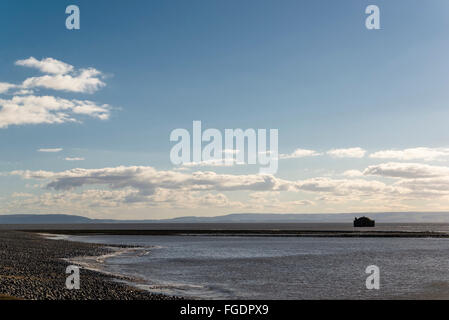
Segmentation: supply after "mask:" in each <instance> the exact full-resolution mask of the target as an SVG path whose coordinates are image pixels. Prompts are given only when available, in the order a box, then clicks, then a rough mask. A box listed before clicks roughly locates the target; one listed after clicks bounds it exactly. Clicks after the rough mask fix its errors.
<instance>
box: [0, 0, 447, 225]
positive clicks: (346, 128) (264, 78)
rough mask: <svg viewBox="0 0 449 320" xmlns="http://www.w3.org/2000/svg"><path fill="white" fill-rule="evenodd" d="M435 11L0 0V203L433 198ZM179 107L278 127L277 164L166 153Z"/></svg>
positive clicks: (69, 205) (442, 1) (433, 203)
mask: <svg viewBox="0 0 449 320" xmlns="http://www.w3.org/2000/svg"><path fill="white" fill-rule="evenodd" d="M373 4H374V5H377V6H378V7H379V9H380V29H379V30H368V29H367V28H366V27H365V19H366V18H367V17H368V15H367V14H366V13H365V8H366V7H367V6H368V5H373ZM69 5H77V6H78V7H79V9H80V29H79V30H68V29H67V28H66V18H67V17H68V16H69V15H68V14H66V13H65V11H66V7H67V6H69ZM448 27H449V3H448V2H447V1H446V0H430V1H427V2H426V4H425V5H424V4H423V2H422V1H416V0H397V1H384V0H371V1H364V0H342V1H331V0H315V1H311V0H307V1H305V0H301V1H300V0H283V1H282V2H280V1H274V0H257V1H256V0H238V1H237V0H227V1H218V0H209V1H206V0H201V1H200V0H189V1H185V0H173V1H162V0H161V1H156V0H151V1H143V0H142V1H140V0H133V1H127V2H125V1H113V0H108V1H103V0H96V1H75V0H73V1H60V0H54V1H40V2H37V1H32V0H29V1H26V0H15V1H12V0H5V1H2V2H1V3H0V38H1V39H2V41H1V44H0V150H2V152H1V153H0V214H13V213H36V214H38V213H66V214H79V215H84V216H88V217H92V218H115V219H157V218H172V217H177V216H186V215H197V216H214V215H221V214H228V213H237V212H238V213H243V212H244V213H251V212H254V213H261V212H267V213H268V212H269V213H316V214H319V213H336V212H381V211H449V143H448V141H449V130H448V129H447V120H448V119H449V109H448V107H447V105H448V100H449V99H448V98H449V90H448V88H449V77H448V74H449V60H448V59H447V53H448V51H449V38H448V37H447V30H448ZM193 121H201V123H202V127H203V130H205V129H207V128H214V129H217V130H219V131H220V132H223V135H224V132H225V130H226V129H236V128H242V129H244V130H245V129H254V130H258V129H266V130H270V129H276V130H278V153H279V162H278V170H277V171H276V172H275V173H273V174H268V175H267V174H260V170H259V169H260V165H259V164H248V163H237V162H236V163H234V164H232V165H220V164H213V163H208V162H199V163H195V162H194V163H190V164H181V165H175V164H173V162H172V161H171V158H170V151H171V150H172V148H173V147H174V145H175V144H176V143H175V142H173V141H170V134H171V132H172V131H173V130H175V129H178V128H182V129H186V130H187V131H189V132H192V130H193V129H192V126H193ZM203 146H204V144H203ZM448 221H449V216H448Z"/></svg>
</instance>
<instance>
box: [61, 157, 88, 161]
mask: <svg viewBox="0 0 449 320" xmlns="http://www.w3.org/2000/svg"><path fill="white" fill-rule="evenodd" d="M64 160H66V161H84V160H85V159H84V158H81V157H67V158H65V159H64Z"/></svg>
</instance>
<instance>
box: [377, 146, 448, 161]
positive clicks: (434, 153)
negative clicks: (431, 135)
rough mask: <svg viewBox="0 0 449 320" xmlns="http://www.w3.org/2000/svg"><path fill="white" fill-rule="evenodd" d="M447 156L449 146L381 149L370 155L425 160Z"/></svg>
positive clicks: (384, 157)
mask: <svg viewBox="0 0 449 320" xmlns="http://www.w3.org/2000/svg"><path fill="white" fill-rule="evenodd" d="M444 157H449V148H426V147H419V148H409V149H404V150H382V151H378V152H375V153H373V154H371V155H370V158H374V159H396V160H406V161H409V160H425V161H432V160H437V159H440V158H444Z"/></svg>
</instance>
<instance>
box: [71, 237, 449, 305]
mask: <svg viewBox="0 0 449 320" xmlns="http://www.w3.org/2000/svg"><path fill="white" fill-rule="evenodd" d="M69 238H70V239H72V240H76V241H83V242H84V241H85V242H95V243H104V244H128V245H137V246H141V247H146V248H144V249H142V250H140V251H139V250H132V251H128V252H127V251H125V252H121V253H120V254H119V255H116V256H113V257H110V258H109V259H106V260H104V261H102V262H101V263H100V264H97V265H96V266H95V268H97V269H98V268H100V269H103V270H104V271H107V272H110V273H115V274H125V275H128V276H132V277H136V278H139V279H141V281H139V282H138V283H137V285H138V286H140V287H142V288H144V289H147V290H150V291H153V292H158V293H166V294H173V295H182V296H187V297H196V298H212V299H390V298H392V299H408V298H436V299H447V298H449V261H448V257H449V239H410V238H291V237H222V236H220V237H216V236H102V235H99V236H70V237H69ZM369 265H376V266H378V267H379V268H380V289H379V290H367V289H366V286H365V280H366V278H367V277H368V274H366V273H365V269H366V267H367V266H369Z"/></svg>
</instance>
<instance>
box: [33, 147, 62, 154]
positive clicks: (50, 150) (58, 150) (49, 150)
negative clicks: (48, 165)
mask: <svg viewBox="0 0 449 320" xmlns="http://www.w3.org/2000/svg"><path fill="white" fill-rule="evenodd" d="M37 151H38V152H53V153H55V152H61V151H62V148H41V149H39V150H37Z"/></svg>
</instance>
